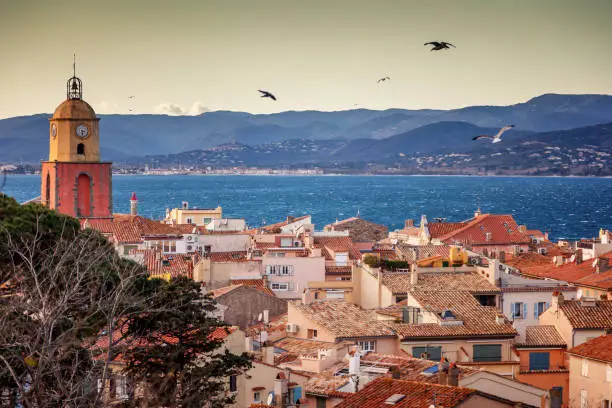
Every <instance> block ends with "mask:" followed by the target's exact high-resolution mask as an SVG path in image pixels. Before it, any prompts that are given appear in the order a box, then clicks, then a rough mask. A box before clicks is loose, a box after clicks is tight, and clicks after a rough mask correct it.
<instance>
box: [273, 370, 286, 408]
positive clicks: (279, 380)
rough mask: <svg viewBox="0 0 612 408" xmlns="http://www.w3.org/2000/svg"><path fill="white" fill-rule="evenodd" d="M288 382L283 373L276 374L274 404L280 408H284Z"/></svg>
mask: <svg viewBox="0 0 612 408" xmlns="http://www.w3.org/2000/svg"><path fill="white" fill-rule="evenodd" d="M288 385H289V383H288V381H287V377H286V376H285V373H278V374H277V375H276V379H275V380H274V395H275V397H276V404H277V405H278V406H280V407H284V406H286V400H287V393H288V391H289V390H288V388H289V387H288Z"/></svg>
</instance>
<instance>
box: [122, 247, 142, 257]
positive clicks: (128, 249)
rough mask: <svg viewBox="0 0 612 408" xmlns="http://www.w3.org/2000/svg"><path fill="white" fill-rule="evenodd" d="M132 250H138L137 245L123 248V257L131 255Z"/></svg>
mask: <svg viewBox="0 0 612 408" xmlns="http://www.w3.org/2000/svg"><path fill="white" fill-rule="evenodd" d="M132 249H138V246H136V245H126V246H124V247H123V255H129V254H130V251H131V250H132Z"/></svg>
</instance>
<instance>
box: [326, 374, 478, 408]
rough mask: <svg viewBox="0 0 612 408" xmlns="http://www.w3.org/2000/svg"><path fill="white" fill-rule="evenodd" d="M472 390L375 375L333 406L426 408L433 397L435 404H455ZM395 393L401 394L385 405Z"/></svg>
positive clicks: (464, 398) (342, 407) (351, 407)
mask: <svg viewBox="0 0 612 408" xmlns="http://www.w3.org/2000/svg"><path fill="white" fill-rule="evenodd" d="M474 393H476V390H472V389H469V388H461V387H452V386H448V385H438V384H429V383H421V382H415V381H405V380H394V379H390V378H378V379H376V380H374V381H372V382H370V383H368V384H367V385H366V386H365V387H364V388H363V389H361V390H360V391H359V392H356V393H354V394H351V395H350V396H349V397H348V398H346V399H345V400H344V401H342V402H341V403H340V404H338V405H336V408H362V407H368V408H376V407H380V408H387V407H389V406H393V407H395V408H428V407H429V406H430V405H431V404H432V402H433V400H434V398H435V400H436V406H439V407H455V406H457V405H459V404H460V403H461V402H462V401H464V400H466V399H467V398H468V397H469V396H470V395H472V394H474ZM395 394H401V395H403V396H404V397H403V398H402V399H401V400H400V401H398V402H396V403H395V404H393V405H389V404H387V403H386V402H385V401H386V400H387V399H388V398H389V397H391V396H392V395H395Z"/></svg>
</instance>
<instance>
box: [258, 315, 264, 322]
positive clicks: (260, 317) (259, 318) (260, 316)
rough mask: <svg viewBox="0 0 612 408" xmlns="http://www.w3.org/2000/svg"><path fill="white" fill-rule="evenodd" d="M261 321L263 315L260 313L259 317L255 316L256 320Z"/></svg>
mask: <svg viewBox="0 0 612 408" xmlns="http://www.w3.org/2000/svg"><path fill="white" fill-rule="evenodd" d="M262 319H263V313H260V314H259V316H257V320H259V321H260V322H261V320H262Z"/></svg>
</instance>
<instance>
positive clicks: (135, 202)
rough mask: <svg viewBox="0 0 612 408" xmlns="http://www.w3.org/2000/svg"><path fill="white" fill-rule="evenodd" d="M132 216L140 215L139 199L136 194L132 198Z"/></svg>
mask: <svg viewBox="0 0 612 408" xmlns="http://www.w3.org/2000/svg"><path fill="white" fill-rule="evenodd" d="M130 215H138V198H136V193H134V192H133V193H132V197H131V198H130Z"/></svg>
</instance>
